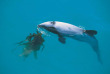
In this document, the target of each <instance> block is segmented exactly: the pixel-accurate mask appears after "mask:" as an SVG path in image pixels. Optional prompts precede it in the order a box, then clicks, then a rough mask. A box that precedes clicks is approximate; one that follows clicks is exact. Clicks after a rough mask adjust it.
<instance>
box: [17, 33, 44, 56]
mask: <svg viewBox="0 0 110 74" xmlns="http://www.w3.org/2000/svg"><path fill="white" fill-rule="evenodd" d="M43 42H44V38H43V37H42V33H40V32H39V31H37V34H35V33H33V34H31V33H30V35H29V36H27V37H26V40H24V41H21V42H19V43H17V44H18V46H24V48H23V52H22V54H20V56H24V57H25V58H26V57H28V56H29V54H30V53H31V52H34V57H35V58H37V51H38V50H40V48H41V46H43V48H44V45H43ZM43 48H42V50H43Z"/></svg>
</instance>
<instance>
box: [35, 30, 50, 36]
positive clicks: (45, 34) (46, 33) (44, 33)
mask: <svg viewBox="0 0 110 74" xmlns="http://www.w3.org/2000/svg"><path fill="white" fill-rule="evenodd" d="M37 30H38V31H39V32H41V33H42V34H43V35H44V36H50V35H49V34H48V32H47V31H44V30H45V29H41V28H37Z"/></svg>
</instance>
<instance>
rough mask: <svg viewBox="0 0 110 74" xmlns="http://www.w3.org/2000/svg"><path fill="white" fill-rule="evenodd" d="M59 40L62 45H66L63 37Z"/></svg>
mask: <svg viewBox="0 0 110 74" xmlns="http://www.w3.org/2000/svg"><path fill="white" fill-rule="evenodd" d="M58 40H59V41H60V42H61V43H63V44H65V43H66V41H65V38H63V37H59V38H58Z"/></svg>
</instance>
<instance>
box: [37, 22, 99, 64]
mask: <svg viewBox="0 0 110 74" xmlns="http://www.w3.org/2000/svg"><path fill="white" fill-rule="evenodd" d="M37 26H38V28H44V29H46V30H47V31H50V32H52V33H54V34H57V35H58V40H59V41H60V42H61V43H63V44H65V43H66V38H65V37H70V38H72V39H75V40H78V41H81V42H86V43H88V44H89V45H90V46H91V47H92V48H93V50H94V51H95V52H96V54H97V56H98V60H99V62H101V57H100V51H99V46H98V40H97V39H96V38H95V36H94V35H96V34H97V31H95V30H85V29H82V28H80V27H77V26H75V25H72V24H69V23H65V22H59V21H47V22H44V23H41V24H39V25H37Z"/></svg>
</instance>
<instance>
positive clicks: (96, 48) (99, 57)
mask: <svg viewBox="0 0 110 74" xmlns="http://www.w3.org/2000/svg"><path fill="white" fill-rule="evenodd" d="M92 48H93V50H94V51H95V52H96V54H97V58H98V61H99V62H100V63H101V64H102V60H101V55H100V51H99V47H98V44H96V43H95V44H93V45H92Z"/></svg>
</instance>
